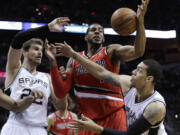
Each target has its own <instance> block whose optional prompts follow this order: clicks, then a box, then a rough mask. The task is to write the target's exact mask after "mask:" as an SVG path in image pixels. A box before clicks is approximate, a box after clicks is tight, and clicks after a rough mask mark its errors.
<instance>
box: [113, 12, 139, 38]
mask: <svg viewBox="0 0 180 135" xmlns="http://www.w3.org/2000/svg"><path fill="white" fill-rule="evenodd" d="M136 19H137V17H136V12H135V11H133V10H132V9H130V8H119V9H117V10H116V11H115V12H114V13H113V14H112V16H111V27H112V28H113V29H114V31H115V32H117V33H118V34H119V35H121V36H128V35H129V34H131V33H133V32H134V31H135V30H136Z"/></svg>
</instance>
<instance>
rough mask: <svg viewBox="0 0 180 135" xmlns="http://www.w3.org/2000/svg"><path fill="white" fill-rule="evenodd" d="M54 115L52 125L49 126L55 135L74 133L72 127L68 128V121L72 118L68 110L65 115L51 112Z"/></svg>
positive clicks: (71, 134) (72, 134) (70, 134)
mask: <svg viewBox="0 0 180 135" xmlns="http://www.w3.org/2000/svg"><path fill="white" fill-rule="evenodd" d="M53 116H54V126H53V127H52V128H51V131H52V132H53V133H55V134H56V135H74V132H73V130H72V129H70V128H68V124H69V122H71V121H72V120H73V119H74V118H73V115H72V113H71V112H70V111H68V113H67V115H66V116H65V117H61V116H60V115H59V114H58V113H57V112H55V113H54V114H53Z"/></svg>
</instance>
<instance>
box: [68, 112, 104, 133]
mask: <svg viewBox="0 0 180 135" xmlns="http://www.w3.org/2000/svg"><path fill="white" fill-rule="evenodd" d="M81 118H82V120H73V122H70V124H69V127H70V128H72V129H74V130H88V131H92V132H94V133H97V134H100V133H101V132H102V131H103V127H101V126H99V125H97V124H96V123H95V122H94V121H92V120H91V119H89V118H87V117H85V116H84V115H81Z"/></svg>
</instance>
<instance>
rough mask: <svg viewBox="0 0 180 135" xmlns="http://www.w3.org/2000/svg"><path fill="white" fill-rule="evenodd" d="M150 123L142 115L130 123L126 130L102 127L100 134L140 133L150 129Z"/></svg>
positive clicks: (125, 134) (127, 134)
mask: <svg viewBox="0 0 180 135" xmlns="http://www.w3.org/2000/svg"><path fill="white" fill-rule="evenodd" d="M151 127H152V125H151V124H150V123H149V122H148V121H147V120H146V119H145V118H144V116H143V115H141V117H140V118H139V119H137V120H136V121H135V122H134V123H133V124H132V125H130V126H129V127H128V129H127V131H120V130H113V129H107V128H104V130H103V132H102V133H101V135H140V134H141V133H144V132H145V131H146V130H148V129H150V128H151Z"/></svg>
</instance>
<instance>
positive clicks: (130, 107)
mask: <svg viewBox="0 0 180 135" xmlns="http://www.w3.org/2000/svg"><path fill="white" fill-rule="evenodd" d="M135 100H136V88H131V89H130V90H129V92H128V93H127V95H126V96H125V97H124V101H125V110H126V115H127V127H129V126H130V125H131V124H133V123H134V122H135V121H136V120H137V119H138V118H139V117H140V116H141V115H142V114H143V112H144V109H145V108H146V106H147V105H149V104H150V103H152V102H155V101H160V102H162V103H164V104H165V100H164V98H163V97H162V96H161V94H160V93H159V92H157V91H155V92H154V93H153V95H151V96H150V97H148V98H147V99H146V100H144V101H142V102H139V103H136V102H135ZM158 126H159V127H160V128H159V129H160V130H161V131H160V130H159V131H158V132H159V133H158V135H167V134H166V132H165V130H164V128H163V126H164V125H163V122H161V123H160V124H159V125H158ZM156 127H157V126H155V127H152V128H156ZM162 130H163V131H162ZM148 132H149V131H146V132H144V133H142V134H141V135H148ZM160 132H161V133H160ZM162 133H163V134H162Z"/></svg>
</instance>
